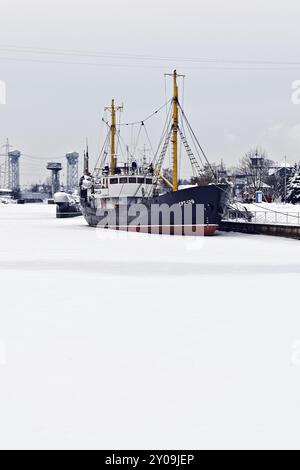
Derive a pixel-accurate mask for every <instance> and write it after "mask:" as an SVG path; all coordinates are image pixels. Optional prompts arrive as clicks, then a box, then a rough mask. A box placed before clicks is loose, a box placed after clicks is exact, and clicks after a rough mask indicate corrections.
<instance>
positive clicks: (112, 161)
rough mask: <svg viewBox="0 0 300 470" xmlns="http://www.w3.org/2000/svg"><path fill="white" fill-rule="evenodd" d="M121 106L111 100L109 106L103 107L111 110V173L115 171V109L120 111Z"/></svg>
mask: <svg viewBox="0 0 300 470" xmlns="http://www.w3.org/2000/svg"><path fill="white" fill-rule="evenodd" d="M122 110H123V106H117V107H116V106H115V100H112V102H111V107H110V108H105V111H110V112H111V125H110V172H111V174H112V175H114V174H115V172H116V132H117V121H116V113H117V111H122Z"/></svg>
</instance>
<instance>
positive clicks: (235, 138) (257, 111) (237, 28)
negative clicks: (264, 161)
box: [0, 0, 300, 183]
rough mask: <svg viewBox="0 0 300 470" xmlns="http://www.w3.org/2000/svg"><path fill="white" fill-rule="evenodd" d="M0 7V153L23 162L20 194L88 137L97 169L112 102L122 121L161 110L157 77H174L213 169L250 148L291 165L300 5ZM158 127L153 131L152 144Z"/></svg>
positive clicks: (6, 3)
mask: <svg viewBox="0 0 300 470" xmlns="http://www.w3.org/2000/svg"><path fill="white" fill-rule="evenodd" d="M0 8H1V11H0V80H2V81H5V83H6V86H7V103H6V105H0V143H1V145H2V144H4V143H5V139H6V137H9V139H10V142H11V144H12V145H13V147H14V148H18V149H20V150H21V151H22V152H23V153H24V154H25V155H29V156H31V157H24V158H23V162H22V182H23V183H29V182H32V181H36V180H39V179H40V180H43V179H44V178H45V177H46V174H47V172H46V170H45V169H44V167H45V163H46V160H47V159H49V160H55V159H57V158H61V157H62V156H63V155H65V153H67V152H68V151H73V150H76V151H78V152H79V153H81V154H82V152H83V149H84V145H85V139H86V137H88V138H89V141H90V147H91V154H92V156H93V157H94V158H95V157H96V156H97V154H98V152H99V147H100V145H101V141H102V140H103V137H104V129H103V126H102V125H101V117H102V114H103V108H104V107H105V106H107V105H108V104H109V102H110V100H111V99H112V97H115V98H116V100H117V101H119V102H120V103H121V102H124V106H125V110H124V113H123V116H122V119H123V121H132V120H134V121H135V120H139V119H143V118H144V117H145V116H147V115H148V114H150V113H151V111H152V110H155V109H156V108H158V107H159V106H160V105H161V104H163V102H164V101H165V86H164V73H165V72H171V71H172V70H173V69H174V68H175V67H176V68H177V69H178V72H179V73H184V74H185V75H186V81H185V110H186V112H187V114H188V115H189V117H190V121H191V123H192V125H193V127H194V129H195V131H196V134H197V135H198V136H199V140H200V142H201V144H202V145H203V147H204V148H205V150H206V152H207V154H208V156H209V158H210V160H211V161H219V160H220V159H221V158H223V160H224V162H225V163H227V164H229V165H230V164H233V163H235V162H237V161H238V160H239V159H240V158H241V156H242V155H243V153H245V152H246V151H247V150H248V149H249V148H250V147H253V146H262V147H264V148H265V149H266V150H267V151H268V154H269V157H270V158H273V159H274V160H275V161H279V162H280V161H282V160H283V158H284V156H285V155H287V157H288V159H289V160H290V161H291V162H292V161H295V160H300V106H296V105H293V104H292V101H291V94H292V90H291V86H292V82H293V81H295V80H300V67H299V66H290V65H284V63H288V62H298V61H299V62H300V54H299V44H300V27H299V18H300V2H299V0H285V1H281V0H251V1H249V2H246V1H245V0H242V1H241V0H226V1H224V0H223V1H221V0H185V1H179V0H173V1H171V0H160V1H159V0H151V1H141V0H140V1H138V0H126V1H124V0H114V1H113V2H112V1H108V0H106V1H103V0H43V1H41V0H39V1H37V0H1V7H0ZM12 46H14V48H13V47H12ZM21 48H34V49H32V50H35V49H36V48H40V52H39V53H36V52H35V53H29V52H21ZM7 49H10V50H7ZM53 49H60V50H64V51H65V53H64V54H53V52H55V51H53ZM27 50H29V49H27ZM71 50H73V51H74V50H76V51H85V52H84V54H83V55H80V54H79V53H78V52H77V53H74V54H73V55H71V52H70V51H71ZM93 53H94V54H93ZM95 53H98V54H95ZM105 55H107V56H109V55H110V56H111V55H116V58H111V57H104V56H105ZM126 55H131V56H132V55H139V56H144V57H145V56H147V57H149V56H154V59H153V60H149V59H146V58H144V59H143V60H142V59H134V60H133V59H129V58H126V57H125V56H126ZM164 57H165V58H167V59H165V60H160V59H163V58H164ZM172 57H176V58H178V59H171V58H172ZM183 58H185V59H189V58H193V59H196V58H197V59H201V58H202V59H219V60H221V61H222V60H223V61H225V62H224V63H222V62H212V63H209V62H200V61H188V60H185V61H184V60H183ZM226 61H233V62H232V63H227V62H226ZM234 61H236V62H234ZM240 61H242V62H240ZM247 62H248V63H247ZM260 62H261V63H260ZM267 62H268V63H269V62H278V63H279V64H278V65H276V64H274V65H272V64H268V63H267ZM169 85H170V84H168V92H169V91H170V87H169ZM162 117H163V116H162ZM161 123H162V121H161V122H160V123H159V126H160V125H161ZM151 126H152V127H151ZM159 126H157V125H156V124H153V125H152V124H150V129H149V132H150V133H151V139H152V141H153V144H154V145H155V144H156V143H157V141H158V140H159V132H158V130H159ZM144 143H146V142H144V141H143V139H142V140H141V142H139V147H142V146H143V144H144Z"/></svg>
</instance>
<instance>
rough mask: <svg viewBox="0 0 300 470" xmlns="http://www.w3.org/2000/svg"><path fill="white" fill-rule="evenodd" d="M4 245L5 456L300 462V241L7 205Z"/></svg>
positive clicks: (0, 429) (0, 390) (1, 426)
mask: <svg viewBox="0 0 300 470" xmlns="http://www.w3.org/2000/svg"><path fill="white" fill-rule="evenodd" d="M0 237H1V245H0V285H1V304H0V305H1V315H0V345H1V347H0V354H1V356H0V417H1V418H0V447H1V448H18V447H21V448H37V447H38V448H103V449H104V448H111V449H112V448H114V449H115V448H122V449H126V448H131V449H132V448H157V449H162V448H170V449H172V448H174V449H175V448H177V449H178V448H253V447H255V448H260V447H270V448H276V447H280V448H290V447H296V448H299V447H300V445H299V442H298V422H299V420H300V407H299V401H300V398H299V397H300V343H299V340H300V319H299V314H298V309H297V307H296V306H297V297H296V293H297V292H298V284H299V274H300V244H299V242H297V241H293V240H285V239H277V238H272V237H270V238H266V237H260V236H246V235H237V234H226V235H225V234H219V235H217V236H216V237H214V238H208V239H205V240H203V239H201V240H195V239H183V238H167V237H155V236H154V237H151V236H147V235H139V234H118V233H115V232H105V231H102V230H94V229H90V228H89V227H87V226H86V225H85V222H84V220H83V219H82V218H78V219H66V220H57V219H55V207H53V206H46V205H33V206H17V205H16V206H15V205H12V206H1V207H0ZM1 351H2V352H1ZM1 358H2V362H1Z"/></svg>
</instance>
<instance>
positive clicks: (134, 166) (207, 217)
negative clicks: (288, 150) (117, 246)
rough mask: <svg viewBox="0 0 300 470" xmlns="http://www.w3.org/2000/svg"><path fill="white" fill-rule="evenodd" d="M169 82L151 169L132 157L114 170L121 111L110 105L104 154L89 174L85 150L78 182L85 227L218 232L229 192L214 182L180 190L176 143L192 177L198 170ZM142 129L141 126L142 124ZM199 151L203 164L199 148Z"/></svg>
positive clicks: (179, 109)
mask: <svg viewBox="0 0 300 470" xmlns="http://www.w3.org/2000/svg"><path fill="white" fill-rule="evenodd" d="M172 77H173V88H174V93H173V98H172V100H171V101H170V103H171V104H170V114H169V121H168V119H167V122H166V125H165V127H164V132H163V138H162V139H161V143H160V145H159V149H158V151H157V152H156V154H155V155H154V158H153V161H151V162H150V163H148V162H143V164H141V165H139V164H138V163H137V160H136V159H135V156H134V155H133V156H132V158H131V161H130V162H128V161H127V162H126V163H125V164H119V162H118V158H117V152H116V141H117V125H116V113H117V111H118V110H119V109H120V108H119V107H116V106H115V102H114V100H113V101H112V104H111V107H109V108H107V110H108V111H109V112H110V114H111V123H110V124H108V127H109V133H108V136H107V142H108V149H104V151H103V155H102V158H101V161H100V164H99V165H96V168H95V169H94V171H93V173H90V172H89V154H88V150H87V152H86V154H85V168H84V175H83V177H82V178H81V180H80V202H81V209H82V213H83V215H84V217H85V219H86V221H87V223H88V224H89V225H90V226H92V227H98V228H109V229H115V230H124V231H133V232H142V233H149V234H170V235H213V234H214V233H215V232H216V230H218V228H219V224H220V221H221V219H222V217H223V216H224V213H225V211H226V208H227V203H228V199H229V196H230V188H229V186H228V185H227V184H219V183H218V181H217V179H215V181H214V182H213V183H211V184H208V185H186V186H180V184H179V164H178V160H179V138H180V139H181V142H182V144H183V146H184V148H185V150H186V154H187V156H188V158H189V160H190V163H191V165H192V167H193V169H194V171H196V172H197V174H200V173H201V167H200V165H199V162H198V160H197V158H196V155H195V153H194V152H193V151H192V149H191V147H190V146H189V143H188V141H187V137H186V135H185V133H184V131H183V129H184V126H181V125H180V117H181V119H182V121H185V122H186V125H187V127H188V128H189V129H190V132H191V135H192V140H193V142H194V143H195V142H196V144H197V143H198V141H197V138H196V136H195V134H194V133H193V131H192V129H191V127H190V125H189V123H188V121H187V118H186V115H185V113H184V111H183V109H182V107H181V105H180V102H179V92H178V84H177V79H178V75H177V72H176V71H174V73H173V74H172ZM154 114H156V113H154ZM141 126H145V122H144V121H142V122H141ZM170 145H171V146H172V178H167V177H166V176H165V175H164V174H163V171H162V167H163V163H164V160H165V157H166V154H167V151H168V148H169V146H170ZM198 146H199V148H200V151H201V152H202V153H203V155H204V157H205V159H206V156H205V154H204V152H203V150H202V148H201V146H200V144H199V143H198ZM108 156H110V161H109V162H107V158H108ZM207 163H208V162H207ZM208 164H209V163H208ZM209 166H210V165H209ZM210 168H211V171H212V173H213V169H212V167H211V166H210ZM214 176H215V175H214ZM170 179H171V181H170Z"/></svg>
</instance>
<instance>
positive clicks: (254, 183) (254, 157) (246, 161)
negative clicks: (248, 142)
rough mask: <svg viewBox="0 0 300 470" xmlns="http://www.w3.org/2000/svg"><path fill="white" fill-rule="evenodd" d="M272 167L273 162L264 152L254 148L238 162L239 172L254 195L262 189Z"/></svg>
mask: <svg viewBox="0 0 300 470" xmlns="http://www.w3.org/2000/svg"><path fill="white" fill-rule="evenodd" d="M272 166H274V162H273V161H272V160H270V159H269V158H268V156H267V152H266V151H265V150H263V149H259V148H255V149H251V150H249V152H247V153H246V155H245V156H244V158H243V159H242V160H241V162H240V165H239V171H240V172H241V173H242V174H243V175H245V176H246V177H247V180H248V186H249V190H250V191H251V192H254V193H255V191H259V190H261V189H262V188H263V183H264V182H265V181H266V180H267V179H268V177H269V173H270V168H271V167H272Z"/></svg>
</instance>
